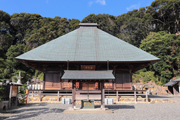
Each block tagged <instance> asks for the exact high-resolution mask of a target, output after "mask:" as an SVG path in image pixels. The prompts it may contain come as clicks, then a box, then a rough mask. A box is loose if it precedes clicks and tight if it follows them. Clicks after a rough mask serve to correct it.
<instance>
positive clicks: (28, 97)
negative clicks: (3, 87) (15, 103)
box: [26, 90, 30, 104]
mask: <svg viewBox="0 0 180 120" xmlns="http://www.w3.org/2000/svg"><path fill="white" fill-rule="evenodd" d="M27 91H28V92H26V93H27V101H26V104H27V103H29V92H30V90H27Z"/></svg>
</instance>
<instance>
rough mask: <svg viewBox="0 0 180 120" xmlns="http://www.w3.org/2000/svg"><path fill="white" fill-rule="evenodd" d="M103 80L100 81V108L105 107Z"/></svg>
mask: <svg viewBox="0 0 180 120" xmlns="http://www.w3.org/2000/svg"><path fill="white" fill-rule="evenodd" d="M104 97H105V96H104V82H101V108H102V109H105V104H104Z"/></svg>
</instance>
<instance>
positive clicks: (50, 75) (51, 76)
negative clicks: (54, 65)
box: [45, 72, 60, 89]
mask: <svg viewBox="0 0 180 120" xmlns="http://www.w3.org/2000/svg"><path fill="white" fill-rule="evenodd" d="M45 89H60V73H59V72H47V73H45Z"/></svg>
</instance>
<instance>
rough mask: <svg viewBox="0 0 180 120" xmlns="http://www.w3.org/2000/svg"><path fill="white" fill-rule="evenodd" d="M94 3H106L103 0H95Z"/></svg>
mask: <svg viewBox="0 0 180 120" xmlns="http://www.w3.org/2000/svg"><path fill="white" fill-rule="evenodd" d="M96 3H100V4H101V5H106V1H105V0H96Z"/></svg>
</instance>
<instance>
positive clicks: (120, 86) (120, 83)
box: [116, 73, 132, 90]
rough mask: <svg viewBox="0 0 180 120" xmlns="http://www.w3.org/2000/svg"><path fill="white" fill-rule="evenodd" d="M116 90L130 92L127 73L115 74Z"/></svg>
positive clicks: (129, 79)
mask: <svg viewBox="0 0 180 120" xmlns="http://www.w3.org/2000/svg"><path fill="white" fill-rule="evenodd" d="M116 89H117V90H132V82H131V76H130V74H128V73H125V74H122V73H121V74H116Z"/></svg>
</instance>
